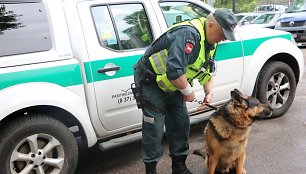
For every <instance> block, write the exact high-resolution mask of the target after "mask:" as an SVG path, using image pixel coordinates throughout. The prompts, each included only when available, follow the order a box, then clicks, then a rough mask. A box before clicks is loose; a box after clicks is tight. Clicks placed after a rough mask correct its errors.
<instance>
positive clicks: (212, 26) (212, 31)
mask: <svg viewBox="0 0 306 174" xmlns="http://www.w3.org/2000/svg"><path fill="white" fill-rule="evenodd" d="M206 37H207V40H208V42H209V43H211V44H215V43H218V42H220V41H223V40H225V36H224V33H223V30H222V28H221V26H220V25H219V24H218V23H217V22H216V21H214V22H209V23H208V26H207V28H206Z"/></svg>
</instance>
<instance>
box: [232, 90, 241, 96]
mask: <svg viewBox="0 0 306 174" xmlns="http://www.w3.org/2000/svg"><path fill="white" fill-rule="evenodd" d="M234 92H236V93H238V94H239V95H241V96H242V93H241V92H240V91H239V90H238V89H236V88H235V89H234Z"/></svg>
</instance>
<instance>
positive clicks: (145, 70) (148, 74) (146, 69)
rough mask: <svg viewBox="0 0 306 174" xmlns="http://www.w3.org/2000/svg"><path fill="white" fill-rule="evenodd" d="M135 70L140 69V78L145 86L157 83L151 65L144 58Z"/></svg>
mask: <svg viewBox="0 0 306 174" xmlns="http://www.w3.org/2000/svg"><path fill="white" fill-rule="evenodd" d="M134 68H137V69H138V73H139V74H138V76H139V77H140V79H141V81H142V82H143V83H144V84H145V85H146V84H149V83H152V82H156V74H155V73H154V72H153V71H152V70H151V69H152V67H151V65H149V64H148V62H147V61H146V60H144V58H141V59H140V60H139V61H138V63H137V64H136V65H135V67H134Z"/></svg>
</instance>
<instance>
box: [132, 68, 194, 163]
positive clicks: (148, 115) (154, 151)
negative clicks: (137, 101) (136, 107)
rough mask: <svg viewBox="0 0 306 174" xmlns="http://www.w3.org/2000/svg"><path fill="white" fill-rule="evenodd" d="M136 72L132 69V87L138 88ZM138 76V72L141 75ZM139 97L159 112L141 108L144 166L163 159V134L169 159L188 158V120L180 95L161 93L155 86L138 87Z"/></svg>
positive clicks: (142, 85) (184, 103)
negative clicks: (133, 81)
mask: <svg viewBox="0 0 306 174" xmlns="http://www.w3.org/2000/svg"><path fill="white" fill-rule="evenodd" d="M138 70H139V68H136V69H135V74H134V77H135V83H136V84H137V85H140V78H139V72H138ZM140 75H141V72H140ZM141 88H142V89H141V95H142V98H143V99H144V100H146V101H149V102H151V104H154V105H156V106H157V107H159V108H161V109H162V112H157V111H156V110H154V108H152V107H149V106H147V105H145V106H144V107H143V108H142V112H143V122H142V140H141V156H142V159H143V161H144V162H145V163H150V162H154V161H155V162H158V161H159V160H160V159H161V157H162V155H163V148H162V139H163V135H164V130H165V131H166V138H167V141H168V144H169V151H170V155H171V156H172V157H176V156H187V155H188V150H189V144H188V136H189V131H190V119H189V115H188V111H187V107H186V102H185V101H184V100H183V95H182V94H181V93H180V92H179V91H174V92H164V91H162V90H161V89H160V88H159V87H158V85H157V84H156V82H150V83H146V84H143V83H142V84H141Z"/></svg>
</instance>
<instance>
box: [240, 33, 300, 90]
mask: <svg viewBox="0 0 306 174" xmlns="http://www.w3.org/2000/svg"><path fill="white" fill-rule="evenodd" d="M271 45H277V47H273V46H271ZM270 61H280V62H284V63H286V64H287V65H289V66H290V68H291V69H292V70H293V72H294V75H295V78H296V83H298V82H299V80H300V79H301V78H302V75H303V73H301V72H304V58H303V54H302V52H301V51H300V50H299V49H298V48H297V47H296V46H295V45H294V44H292V43H291V41H290V40H288V39H284V38H274V39H270V40H267V41H265V42H264V43H262V44H261V45H260V46H259V47H258V48H257V49H256V50H255V52H254V54H253V55H252V56H249V57H247V58H246V59H245V61H244V75H243V83H242V84H241V89H242V91H243V92H245V93H246V94H253V95H254V91H255V89H256V82H257V78H258V76H259V73H260V71H261V70H262V68H263V67H264V66H265V64H267V63H268V62H270ZM254 74H257V75H256V76H254ZM250 86H252V88H250Z"/></svg>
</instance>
